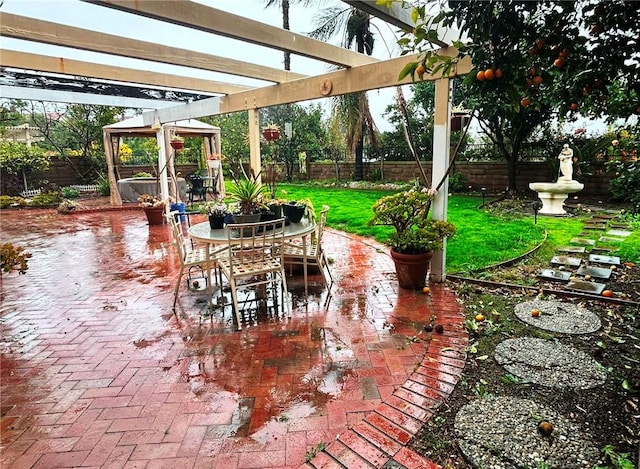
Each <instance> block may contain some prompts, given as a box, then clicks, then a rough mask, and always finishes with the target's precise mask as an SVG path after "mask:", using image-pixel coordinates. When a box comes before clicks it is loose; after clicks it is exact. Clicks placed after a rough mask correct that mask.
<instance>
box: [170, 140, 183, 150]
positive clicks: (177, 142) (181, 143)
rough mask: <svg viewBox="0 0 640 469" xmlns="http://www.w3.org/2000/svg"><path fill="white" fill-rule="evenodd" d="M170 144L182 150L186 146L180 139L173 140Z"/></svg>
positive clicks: (175, 148)
mask: <svg viewBox="0 0 640 469" xmlns="http://www.w3.org/2000/svg"><path fill="white" fill-rule="evenodd" d="M170 145H171V148H173V149H174V150H182V147H184V142H181V141H180V140H172V141H171V144H170Z"/></svg>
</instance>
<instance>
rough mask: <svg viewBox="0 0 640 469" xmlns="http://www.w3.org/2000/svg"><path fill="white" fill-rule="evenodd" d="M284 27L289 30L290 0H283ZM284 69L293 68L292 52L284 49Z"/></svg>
mask: <svg viewBox="0 0 640 469" xmlns="http://www.w3.org/2000/svg"><path fill="white" fill-rule="evenodd" d="M282 28H283V29H286V30H289V0H282ZM284 69H285V70H291V52H289V51H288V50H285V51H284Z"/></svg>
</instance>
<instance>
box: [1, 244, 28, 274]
mask: <svg viewBox="0 0 640 469" xmlns="http://www.w3.org/2000/svg"><path fill="white" fill-rule="evenodd" d="M30 257H31V253H30V252H25V250H24V248H23V247H21V246H15V245H14V244H12V243H3V244H0V272H6V273H10V272H13V271H14V270H17V271H18V273H19V274H25V273H26V272H27V269H28V268H29V267H28V265H27V262H28V260H29V258H30Z"/></svg>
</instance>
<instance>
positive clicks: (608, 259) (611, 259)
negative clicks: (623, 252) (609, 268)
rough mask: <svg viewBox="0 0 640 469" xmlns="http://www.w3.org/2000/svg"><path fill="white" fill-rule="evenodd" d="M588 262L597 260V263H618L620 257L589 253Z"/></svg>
mask: <svg viewBox="0 0 640 469" xmlns="http://www.w3.org/2000/svg"><path fill="white" fill-rule="evenodd" d="M589 262H597V263H598V264H610V265H620V258H619V257H618V256H604V255H601V254H589Z"/></svg>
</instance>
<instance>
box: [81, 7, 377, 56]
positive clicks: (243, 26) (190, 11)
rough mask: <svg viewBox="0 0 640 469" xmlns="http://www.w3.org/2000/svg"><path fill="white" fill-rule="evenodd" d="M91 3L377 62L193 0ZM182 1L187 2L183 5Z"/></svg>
mask: <svg viewBox="0 0 640 469" xmlns="http://www.w3.org/2000/svg"><path fill="white" fill-rule="evenodd" d="M82 1H86V2H88V3H91V4H92V5H101V6H104V7H109V8H114V9H117V10H121V11H125V12H127V13H134V14H136V15H139V16H145V17H147V18H152V19H155V20H160V21H166V22H169V23H172V24H177V25H179V26H184V27H187V28H191V29H198V30H200V31H205V32H208V33H213V34H217V35H220V36H225V37H229V38H232V39H238V40H241V41H243V42H248V43H252V44H258V45H260V46H264V47H269V48H271V49H278V50H282V51H285V50H287V51H289V52H292V53H294V54H297V55H301V56H304V57H309V58H312V59H318V60H321V61H323V62H327V63H331V64H334V65H338V66H341V67H353V66H356V65H364V64H367V63H372V62H377V61H378V59H376V58H375V57H371V56H368V55H366V54H360V53H358V52H354V51H352V50H349V49H345V48H343V47H338V46H334V45H332V44H328V43H325V42H322V41H318V40H316V39H312V38H310V37H308V36H304V35H302V34H297V33H294V32H291V31H287V30H284V29H282V28H277V27H275V26H271V25H268V24H265V23H261V22H259V21H255V20H252V19H249V18H247V17H245V16H239V15H234V14H233V13H228V12H226V11H223V10H219V9H216V8H212V7H209V6H206V5H202V4H200V3H195V2H191V1H189V2H186V1H181V2H176V1H175V0H154V1H142V2H141V1H138V0H82ZM185 3H186V4H187V5H185Z"/></svg>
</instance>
